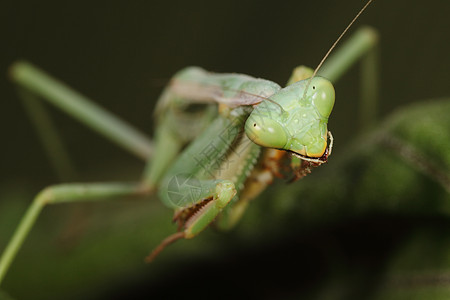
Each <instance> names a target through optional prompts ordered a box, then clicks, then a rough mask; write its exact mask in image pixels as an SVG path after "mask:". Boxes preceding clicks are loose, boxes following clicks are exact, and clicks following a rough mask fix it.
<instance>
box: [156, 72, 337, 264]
mask: <svg viewBox="0 0 450 300" xmlns="http://www.w3.org/2000/svg"><path fill="white" fill-rule="evenodd" d="M310 74H312V71H310ZM310 74H309V75H310ZM160 101H161V103H162V104H160V109H164V108H161V107H162V106H165V107H166V108H165V109H167V110H169V109H175V110H179V108H180V107H185V108H186V102H188V103H192V102H195V103H197V104H198V103H201V102H204V103H211V102H217V103H219V109H218V114H217V116H216V117H215V119H214V120H213V121H211V122H210V123H209V124H208V126H207V128H206V129H205V130H204V131H202V132H201V134H200V135H199V136H198V137H197V138H196V139H195V141H193V142H192V143H191V144H190V145H189V146H188V148H186V149H185V151H183V153H182V154H181V155H179V156H178V157H177V158H176V161H175V163H173V165H171V167H170V168H169V171H167V172H165V173H164V174H159V173H157V171H159V170H161V169H164V168H159V167H158V168H157V169H152V168H151V169H150V174H151V176H150V178H152V181H150V182H148V184H149V185H150V186H152V187H154V186H159V197H160V198H161V199H162V200H163V202H164V203H165V204H166V205H167V206H169V207H171V208H175V209H176V214H175V220H176V221H177V222H178V223H179V228H180V229H181V228H182V229H183V231H181V232H180V233H176V234H175V235H173V236H170V237H169V238H168V239H166V240H165V241H163V243H162V244H161V245H160V247H158V248H157V250H156V251H155V252H153V254H152V255H151V256H150V257H149V258H148V260H149V261H150V260H152V259H153V258H154V256H155V255H156V254H157V253H159V252H160V251H161V250H162V249H163V248H164V247H165V246H166V245H167V244H168V243H171V242H173V241H174V240H176V239H178V238H192V237H194V236H195V235H197V234H198V233H200V232H201V231H202V230H203V229H204V228H205V227H206V226H208V225H209V224H210V223H211V222H213V221H214V220H215V219H216V217H217V216H218V215H219V214H220V213H221V212H222V211H223V210H224V209H225V210H226V213H225V214H224V215H225V216H221V222H220V224H221V226H222V227H230V226H231V225H233V224H234V223H235V222H236V221H237V220H238V219H239V218H240V216H241V215H242V212H243V207H245V206H246V205H247V202H248V201H249V200H251V199H252V198H253V197H255V196H256V195H257V194H258V192H259V191H261V190H262V189H263V188H264V187H265V186H266V185H267V184H268V183H270V182H271V181H272V178H273V175H277V174H280V170H279V169H281V166H280V163H281V161H278V162H276V163H275V164H273V165H272V168H271V169H270V168H268V165H269V163H268V162H267V160H273V157H270V156H267V155H262V156H261V149H260V148H261V146H262V147H267V148H272V149H280V150H285V151H289V152H291V153H292V154H291V155H293V157H294V159H293V161H292V162H291V168H292V169H293V170H294V169H302V168H303V169H304V168H305V167H306V166H305V165H302V162H301V161H298V159H296V158H297V157H299V158H302V159H311V160H312V161H314V162H315V164H316V165H319V164H320V163H323V162H325V161H326V159H327V156H328V154H327V151H328V149H327V136H328V130H327V122H328V117H329V115H330V113H331V110H332V108H333V104H334V88H333V85H332V84H331V83H330V82H329V81H328V80H326V79H324V78H321V77H315V78H313V79H312V80H311V82H309V80H302V81H299V82H296V83H294V84H292V85H290V86H288V87H286V88H283V89H282V88H280V86H279V85H278V84H276V83H273V82H271V81H268V80H263V79H256V78H252V77H250V76H246V75H240V74H211V73H208V72H206V71H204V70H202V69H199V68H195V67H190V68H187V69H185V70H183V71H181V72H180V73H179V74H177V75H176V76H175V77H174V79H173V80H172V83H171V85H170V86H169V87H168V88H167V90H166V91H165V92H164V93H163V95H162V97H161V100H160ZM207 114H208V109H205V111H204V112H203V115H202V116H201V118H205V115H206V118H208V116H207ZM170 115H171V113H170V112H166V113H163V114H161V116H162V117H160V118H159V125H158V128H161V130H162V128H164V127H165V126H171V128H172V129H168V130H164V131H165V132H166V133H167V134H170V135H183V131H184V128H183V127H182V126H179V127H178V128H179V129H173V122H174V121H175V120H171V121H170V122H167V121H166V120H167V119H168V118H169V117H168V116H170ZM194 115H195V118H196V120H192V121H193V122H196V121H198V120H199V117H200V116H199V113H198V112H195V113H194ZM201 118H200V120H201V122H203V121H202V119H201ZM169 119H171V118H169ZM180 125H181V124H180ZM170 130H172V132H168V131H170ZM174 131H175V132H174ZM165 138H166V136H162V137H161V138H160V139H165ZM176 140H177V141H182V140H183V139H182V138H181V137H180V138H176ZM156 142H157V144H159V143H160V140H159V139H157V140H156ZM161 143H162V142H161ZM176 147H177V148H180V147H181V146H180V145H178V146H176ZM161 153H163V154H164V155H160V156H161V158H159V157H158V156H159V154H158V152H157V153H156V157H155V159H158V160H160V161H161V163H162V161H163V160H165V161H166V163H165V165H169V164H170V162H171V161H172V160H173V159H174V158H175V157H168V156H167V154H166V153H165V152H161ZM260 157H262V158H261V159H260ZM276 157H278V158H281V157H283V155H281V156H280V155H278V156H276ZM257 163H259V167H258V168H256V169H255V165H256V164H257ZM307 166H308V167H310V165H309V164H307ZM297 172H299V171H298V170H297ZM263 174H264V176H263ZM159 178H161V180H160V181H159V180H158V179H159ZM247 178H251V179H250V180H252V181H253V184H246V181H247ZM154 179H156V180H154ZM247 189H251V190H252V192H249V191H248V190H247ZM255 190H257V191H258V192H255ZM241 195H242V196H241ZM230 202H233V203H239V204H238V205H236V206H234V205H230Z"/></svg>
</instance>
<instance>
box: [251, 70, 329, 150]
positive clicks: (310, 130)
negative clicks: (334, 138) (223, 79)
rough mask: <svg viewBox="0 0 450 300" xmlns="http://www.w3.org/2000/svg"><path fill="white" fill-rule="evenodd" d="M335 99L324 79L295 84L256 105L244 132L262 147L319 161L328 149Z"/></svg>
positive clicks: (307, 80) (317, 78)
mask: <svg viewBox="0 0 450 300" xmlns="http://www.w3.org/2000/svg"><path fill="white" fill-rule="evenodd" d="M334 99H335V94H334V87H333V85H332V84H331V82H330V81H328V80H327V79H325V78H322V77H314V78H312V79H306V80H302V81H299V82H296V83H294V84H292V85H289V86H287V87H285V88H283V89H281V90H280V91H279V92H277V93H275V94H274V95H272V96H271V97H270V100H265V101H263V102H261V103H260V104H258V105H257V106H256V107H255V108H254V110H253V111H252V113H251V114H250V116H249V117H248V119H247V121H246V124H245V132H246V134H247V136H248V137H249V138H250V139H251V140H252V141H253V142H254V143H256V144H258V145H260V146H262V147H268V148H276V149H283V150H288V151H291V152H294V153H296V154H299V155H301V156H302V157H306V158H320V157H322V156H323V155H324V154H325V151H326V148H327V134H328V130H327V123H328V117H329V116H330V114H331V111H332V109H333V105H334Z"/></svg>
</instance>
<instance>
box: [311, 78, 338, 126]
mask: <svg viewBox="0 0 450 300" xmlns="http://www.w3.org/2000/svg"><path fill="white" fill-rule="evenodd" d="M310 90H311V92H312V103H313V105H314V106H315V107H316V109H317V111H318V112H319V113H320V115H321V116H322V117H324V118H328V117H329V116H330V114H331V111H332V110H333V106H334V97H335V95H334V87H333V85H332V84H331V82H330V81H328V80H327V79H325V78H322V77H314V78H313V79H312V80H311V84H310Z"/></svg>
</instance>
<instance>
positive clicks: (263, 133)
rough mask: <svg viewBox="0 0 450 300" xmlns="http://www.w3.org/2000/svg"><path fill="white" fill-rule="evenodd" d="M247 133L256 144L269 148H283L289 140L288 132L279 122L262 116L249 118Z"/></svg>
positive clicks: (246, 125)
mask: <svg viewBox="0 0 450 300" xmlns="http://www.w3.org/2000/svg"><path fill="white" fill-rule="evenodd" d="M245 133H246V134H247V136H248V138H249V139H250V140H252V141H253V142H254V143H255V144H258V145H260V146H263V147H268V148H283V147H284V146H285V145H286V143H287V140H288V138H287V134H286V131H285V130H284V129H283V127H282V126H281V125H280V124H279V123H278V122H277V121H274V120H272V119H270V118H268V117H264V116H260V115H253V114H251V115H250V116H249V117H248V119H247V121H246V123H245Z"/></svg>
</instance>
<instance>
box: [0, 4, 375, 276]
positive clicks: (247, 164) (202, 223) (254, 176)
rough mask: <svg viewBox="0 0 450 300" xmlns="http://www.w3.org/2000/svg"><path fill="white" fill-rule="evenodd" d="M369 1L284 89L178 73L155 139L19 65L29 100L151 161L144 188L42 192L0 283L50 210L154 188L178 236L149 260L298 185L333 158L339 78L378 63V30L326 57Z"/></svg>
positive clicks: (74, 187) (10, 249) (0, 270)
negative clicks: (279, 183)
mask: <svg viewBox="0 0 450 300" xmlns="http://www.w3.org/2000/svg"><path fill="white" fill-rule="evenodd" d="M371 2H372V0H369V1H368V2H367V3H366V5H365V6H364V7H363V8H362V9H361V11H360V12H359V13H358V14H357V15H356V17H355V18H354V19H353V20H352V21H351V22H350V24H349V26H348V27H347V28H346V29H345V30H344V31H343V32H342V34H341V36H340V37H339V38H338V39H337V40H336V42H335V43H334V44H333V46H332V47H331V48H330V50H329V51H328V53H327V54H326V55H325V56H324V58H323V60H322V61H321V62H320V64H319V65H318V66H317V67H316V69H315V70H312V69H309V68H306V67H298V68H296V69H295V70H294V73H293V75H292V76H291V78H290V79H289V81H288V84H287V86H286V87H285V88H281V87H280V86H279V85H278V84H276V83H274V82H271V81H268V80H264V79H257V78H253V77H250V76H247V75H242V74H234V73H233V74H214V73H210V72H207V71H205V70H203V69H201V68H197V67H188V68H186V69H184V70H182V71H180V72H178V73H177V74H176V75H175V76H174V77H173V78H172V80H171V81H170V83H169V85H168V86H167V87H166V88H165V90H164V91H163V93H162V95H161V97H160V99H159V101H158V104H157V109H156V122H157V129H156V132H155V138H154V143H151V142H150V141H149V140H148V139H147V138H146V137H145V136H143V135H142V134H140V133H139V132H138V131H136V130H135V129H133V128H131V127H130V126H128V125H127V124H126V123H124V122H122V121H120V120H118V119H117V118H115V117H114V116H112V115H111V114H109V113H108V112H106V111H104V110H103V109H101V108H99V107H98V106H96V105H95V104H93V103H91V102H89V101H88V100H86V99H84V98H83V97H82V96H80V95H78V94H77V93H76V92H74V91H72V90H70V89H68V88H67V87H65V86H64V85H62V84H61V83H59V82H57V81H55V80H54V79H52V78H51V77H49V76H48V75H46V74H45V73H43V72H42V71H40V70H38V69H37V68H35V67H34V66H32V65H31V64H29V63H26V62H18V63H16V64H15V65H14V66H13V67H12V68H11V77H12V79H13V80H14V81H15V82H16V83H17V84H18V85H19V86H20V87H21V88H23V89H22V90H21V96H22V97H23V98H24V99H25V100H26V101H28V102H30V101H34V100H35V99H32V98H33V96H32V94H36V95H38V96H40V97H42V98H45V99H47V100H48V101H49V102H51V103H52V104H54V105H55V106H57V107H59V108H60V109H62V110H63V111H66V112H67V113H69V114H71V115H73V116H74V117H75V118H77V119H79V120H80V121H81V122H83V123H85V124H87V125H88V126H90V127H92V128H93V129H94V130H96V131H98V132H99V133H101V134H103V135H105V136H107V137H108V138H110V139H111V140H113V141H115V142H116V143H117V144H119V145H121V146H122V147H124V148H126V149H128V150H129V151H130V152H132V153H134V154H136V155H138V156H141V157H143V158H145V159H147V160H148V163H147V167H146V171H145V172H144V174H143V176H142V180H141V181H140V182H137V183H88V184H61V185H54V186H50V187H47V188H45V189H44V190H42V191H41V192H40V193H39V194H38V195H37V196H36V198H35V199H34V201H33V203H32V204H31V205H30V207H29V209H28V210H27V212H26V214H25V215H24V217H23V219H22V220H21V222H20V224H19V226H18V228H17V230H16V231H15V233H14V234H13V237H12V239H11V241H10V242H9V244H8V245H7V247H6V249H5V250H4V252H3V254H2V256H1V259H0V284H1V282H2V280H3V278H4V276H5V274H6V272H7V270H8V268H9V266H10V265H11V263H12V261H13V260H14V257H15V256H16V254H17V252H18V250H19V249H20V247H21V245H22V243H23V241H24V239H25V237H26V236H27V234H28V232H29V231H30V229H31V228H32V226H33V224H34V222H35V220H36V219H37V217H38V215H39V213H40V211H41V210H42V209H43V207H44V206H45V205H47V204H54V203H62V202H76V201H81V200H98V199H104V198H112V197H121V196H130V195H137V196H148V195H149V194H152V193H154V192H155V191H156V192H157V193H158V196H159V198H160V199H161V200H162V202H163V203H164V204H165V205H166V206H168V207H170V208H172V209H174V210H175V215H174V221H175V222H176V223H177V224H178V232H176V233H174V234H173V235H171V236H169V237H167V238H166V239H164V240H163V241H162V242H161V244H160V245H159V246H157V247H156V248H155V250H154V251H153V252H152V253H151V254H150V255H149V256H148V257H147V258H146V261H148V262H149V261H152V260H153V259H154V258H155V257H156V256H157V255H158V254H159V253H160V252H161V251H162V250H163V249H164V248H165V247H166V246H167V245H169V244H171V243H172V242H174V241H176V240H178V239H181V238H186V239H190V238H193V237H195V236H196V235H198V234H199V233H200V232H202V231H203V230H204V229H205V228H207V227H208V226H209V225H210V224H211V223H214V224H215V225H217V227H219V228H223V229H227V228H230V227H232V226H234V225H235V224H236V223H237V222H238V221H239V220H240V219H241V217H242V215H243V213H244V211H245V208H246V207H247V205H248V204H249V202H250V200H252V199H253V198H255V197H256V196H257V195H258V194H259V193H261V192H262V191H263V190H264V189H265V188H266V186H267V185H268V184H270V183H271V182H272V181H273V180H274V177H284V178H287V179H289V180H290V181H294V180H297V179H299V178H301V177H303V176H305V175H307V174H309V173H310V172H311V170H312V169H313V168H314V167H317V166H319V165H321V164H322V163H324V162H326V161H327V159H328V156H329V155H330V154H331V150H332V141H333V138H332V135H331V133H330V131H328V127H327V124H328V118H329V116H330V114H331V111H332V109H333V105H334V101H335V92H334V87H333V85H332V83H331V82H332V81H335V80H337V79H338V78H339V76H340V75H341V74H342V73H343V72H344V71H345V70H346V69H347V68H348V67H349V65H351V64H352V63H353V62H355V61H356V60H358V59H359V58H361V57H363V58H364V59H366V60H370V61H372V63H373V56H371V55H367V53H370V50H371V49H372V48H373V47H374V45H375V44H376V42H377V37H376V34H375V33H374V32H373V30H371V29H367V28H364V29H361V30H360V31H358V32H357V33H356V34H355V35H354V36H353V37H352V38H351V39H350V40H349V41H348V42H347V43H346V44H345V45H344V46H343V47H342V48H341V49H339V50H337V51H336V52H335V53H333V56H330V57H329V58H328V55H329V54H330V52H331V50H333V49H334V47H335V45H336V44H337V43H338V41H339V40H340V39H341V38H342V36H343V35H344V34H345V33H346V31H347V30H348V29H349V28H350V26H351V25H352V24H353V22H354V21H355V20H356V19H357V18H358V16H359V15H360V14H361V13H362V12H363V11H364V10H365V8H366V7H367V6H368V5H369V4H370V3H371ZM325 59H327V61H326V64H323V63H324V62H325ZM322 64H323V67H322ZM321 67H322V68H321ZM319 69H320V73H318V71H319ZM317 74H320V75H321V76H323V77H321V76H317ZM325 78H327V79H325ZM153 144H154V146H153ZM152 153H153V155H152ZM150 156H152V158H151V159H150ZM286 174H288V175H286Z"/></svg>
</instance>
